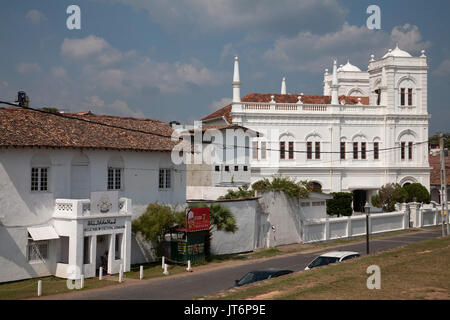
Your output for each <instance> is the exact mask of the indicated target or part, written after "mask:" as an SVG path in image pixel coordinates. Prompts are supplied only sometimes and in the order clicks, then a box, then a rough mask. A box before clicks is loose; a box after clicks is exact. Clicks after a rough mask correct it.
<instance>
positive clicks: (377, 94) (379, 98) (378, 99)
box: [375, 89, 381, 106]
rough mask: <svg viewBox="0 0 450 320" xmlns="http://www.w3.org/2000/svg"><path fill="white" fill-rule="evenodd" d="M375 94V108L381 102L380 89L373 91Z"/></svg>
mask: <svg viewBox="0 0 450 320" xmlns="http://www.w3.org/2000/svg"><path fill="white" fill-rule="evenodd" d="M375 94H376V96H377V106H379V105H380V102H381V90H380V89H377V90H375Z"/></svg>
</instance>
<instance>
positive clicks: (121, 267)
mask: <svg viewBox="0 0 450 320" xmlns="http://www.w3.org/2000/svg"><path fill="white" fill-rule="evenodd" d="M122 281H123V265H122V264H121V265H120V267H119V282H122Z"/></svg>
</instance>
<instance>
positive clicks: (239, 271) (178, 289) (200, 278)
mask: <svg viewBox="0 0 450 320" xmlns="http://www.w3.org/2000/svg"><path fill="white" fill-rule="evenodd" d="M439 236H441V230H440V229H439V230H427V231H422V232H411V233H408V234H405V235H398V236H394V237H386V238H382V239H378V240H371V241H370V253H375V252H380V251H384V250H388V249H392V248H395V247H399V246H403V245H407V244H409V243H414V242H418V241H424V240H427V239H431V238H436V237H439ZM332 250H337V248H328V249H326V248H325V249H324V250H322V251H319V252H315V253H303V254H302V253H298V254H292V255H287V256H279V257H273V258H270V259H264V260H260V261H254V262H248V263H246V264H235V265H233V264H230V265H229V266H225V267H220V266H219V267H217V268H214V269H210V270H205V271H201V272H195V271H194V272H192V273H185V274H182V275H174V276H170V277H164V278H157V279H152V280H147V281H145V280H142V281H138V282H135V283H132V284H124V285H118V286H112V287H107V288H102V289H96V290H90V291H79V292H73V293H70V294H68V295H59V296H54V297H53V299H54V298H56V299H81V300H103V299H106V300H127V299H132V300H142V299H144V300H166V299H169V300H180V299H191V298H195V297H199V296H205V295H210V294H213V293H216V292H218V291H222V290H225V289H228V288H230V287H232V286H233V285H234V280H235V279H240V278H241V277H242V276H243V275H244V274H246V273H247V272H249V271H252V270H257V269H267V268H282V269H291V270H294V271H301V270H303V269H304V268H305V267H306V266H307V265H308V264H309V262H311V261H312V260H313V259H314V258H315V257H317V256H318V255H320V254H321V253H324V252H328V251H332ZM338 250H346V251H357V252H360V253H361V255H364V254H365V252H366V243H365V242H363V243H356V244H349V245H343V246H340V247H339V248H338ZM46 298H47V299H52V297H51V296H49V297H46Z"/></svg>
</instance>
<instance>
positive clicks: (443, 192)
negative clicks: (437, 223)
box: [439, 133, 449, 236]
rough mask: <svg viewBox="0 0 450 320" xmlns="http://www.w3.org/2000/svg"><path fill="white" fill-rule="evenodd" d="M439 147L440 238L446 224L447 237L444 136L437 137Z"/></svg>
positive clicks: (443, 233)
mask: <svg viewBox="0 0 450 320" xmlns="http://www.w3.org/2000/svg"><path fill="white" fill-rule="evenodd" d="M439 147H440V151H441V152H440V153H441V170H440V171H441V216H442V236H444V235H445V227H444V225H445V224H447V235H448V234H449V221H448V203H447V176H446V173H445V153H444V151H445V150H444V134H443V133H441V134H440V135H439Z"/></svg>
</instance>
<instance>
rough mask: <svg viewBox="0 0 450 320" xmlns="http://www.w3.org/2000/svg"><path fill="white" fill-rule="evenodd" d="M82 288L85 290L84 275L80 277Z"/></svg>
mask: <svg viewBox="0 0 450 320" xmlns="http://www.w3.org/2000/svg"><path fill="white" fill-rule="evenodd" d="M80 287H81V289H83V288H84V274H82V275H81V277H80Z"/></svg>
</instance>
